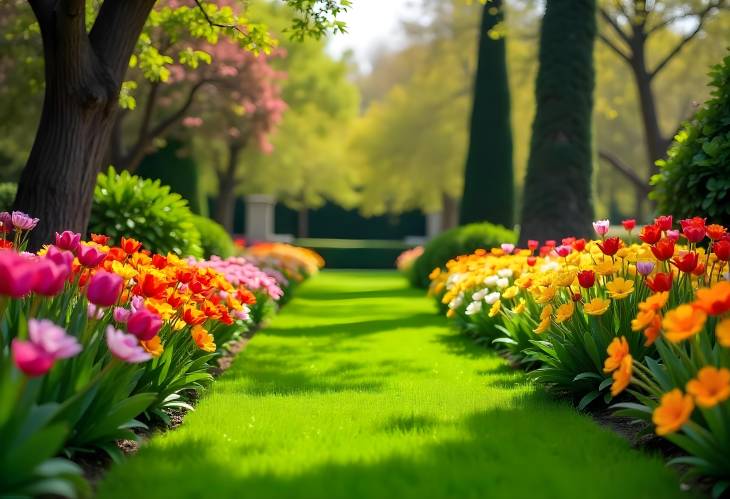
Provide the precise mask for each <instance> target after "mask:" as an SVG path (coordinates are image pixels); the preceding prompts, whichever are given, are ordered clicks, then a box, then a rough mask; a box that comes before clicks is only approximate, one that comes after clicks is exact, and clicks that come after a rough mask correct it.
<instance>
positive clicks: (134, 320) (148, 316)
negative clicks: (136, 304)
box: [127, 308, 162, 341]
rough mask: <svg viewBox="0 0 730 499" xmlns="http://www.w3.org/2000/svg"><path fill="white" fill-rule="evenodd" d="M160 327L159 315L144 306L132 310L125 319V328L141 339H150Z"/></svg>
mask: <svg viewBox="0 0 730 499" xmlns="http://www.w3.org/2000/svg"><path fill="white" fill-rule="evenodd" d="M161 327H162V319H160V316H159V315H157V314H156V313H154V312H151V311H149V310H147V309H146V308H143V309H141V310H138V311H136V312H134V313H133V314H132V315H130V316H129V320H128V321H127V330H128V331H129V332H130V333H132V334H133V335H135V336H136V337H137V338H139V339H140V340H142V341H147V340H150V339H152V338H153V337H154V336H155V335H156V334H157V332H158V331H159V330H160V328H161Z"/></svg>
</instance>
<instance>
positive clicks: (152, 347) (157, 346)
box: [139, 336, 165, 357]
mask: <svg viewBox="0 0 730 499" xmlns="http://www.w3.org/2000/svg"><path fill="white" fill-rule="evenodd" d="M139 343H140V345H142V348H144V350H145V352H147V353H148V354H150V355H151V356H153V357H159V356H160V355H162V352H164V351H165V349H164V348H163V346H162V341H160V337H159V336H153V337H152V339H150V340H147V341H140V342H139Z"/></svg>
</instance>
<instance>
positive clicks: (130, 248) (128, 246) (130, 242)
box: [119, 237, 142, 255]
mask: <svg viewBox="0 0 730 499" xmlns="http://www.w3.org/2000/svg"><path fill="white" fill-rule="evenodd" d="M119 246H121V248H122V249H123V250H124V252H125V253H126V254H128V255H131V254H132V253H136V252H137V251H139V249H140V248H141V247H142V243H140V242H139V241H137V240H136V239H132V238H131V237H130V238H129V239H127V238H126V237H123V238H122V242H121V243H120V244H119Z"/></svg>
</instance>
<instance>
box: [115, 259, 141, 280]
mask: <svg viewBox="0 0 730 499" xmlns="http://www.w3.org/2000/svg"><path fill="white" fill-rule="evenodd" d="M112 272H114V273H115V274H117V275H118V276H119V277H121V278H122V279H124V280H125V281H128V280H130V279H132V278H133V277H137V271H136V270H134V267H132V266H131V265H127V264H124V263H122V262H118V261H117V260H114V261H113V262H112Z"/></svg>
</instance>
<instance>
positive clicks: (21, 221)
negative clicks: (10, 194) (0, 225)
mask: <svg viewBox="0 0 730 499" xmlns="http://www.w3.org/2000/svg"><path fill="white" fill-rule="evenodd" d="M11 219H12V222H13V226H14V227H15V228H16V229H20V230H32V229H33V228H35V226H36V225H38V222H39V220H38V219H37V218H33V217H31V216H30V215H28V214H27V213H23V212H22V211H14V212H13V213H12V215H11Z"/></svg>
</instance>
